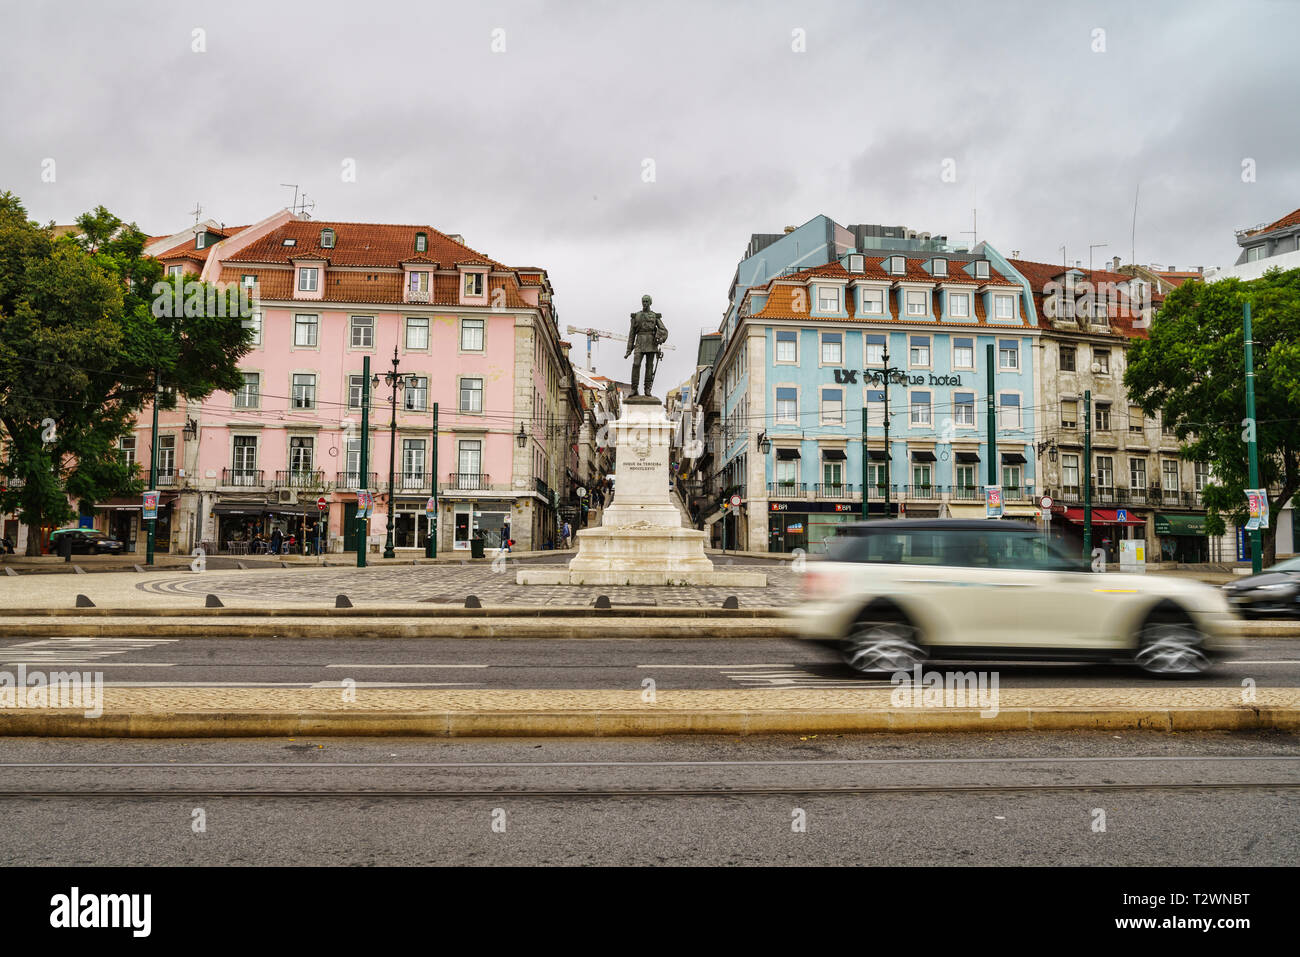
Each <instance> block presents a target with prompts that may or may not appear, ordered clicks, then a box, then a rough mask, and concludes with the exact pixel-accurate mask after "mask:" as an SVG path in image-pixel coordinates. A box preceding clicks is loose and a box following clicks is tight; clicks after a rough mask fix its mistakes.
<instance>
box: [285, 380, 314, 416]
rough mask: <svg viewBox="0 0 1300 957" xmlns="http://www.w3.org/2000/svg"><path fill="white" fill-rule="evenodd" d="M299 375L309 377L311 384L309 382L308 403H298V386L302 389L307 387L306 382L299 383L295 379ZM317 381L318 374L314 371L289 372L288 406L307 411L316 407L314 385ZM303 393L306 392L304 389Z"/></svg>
mask: <svg viewBox="0 0 1300 957" xmlns="http://www.w3.org/2000/svg"><path fill="white" fill-rule="evenodd" d="M299 376H304V377H306V376H309V377H310V378H311V384H310V389H311V402H310V404H306V405H303V404H300V403H299V392H298V389H299V388H300V386H301V388H303V389H304V390H306V389H307V388H308V387H309V386H308V384H307V383H299V382H298V381H297V379H298V377H299ZM317 381H318V376H317V375H316V373H314V372H291V373H289V408H290V409H291V410H293V411H307V410H310V409H315V408H316V398H317V396H316V385H317ZM303 394H304V395H305V394H306V393H305V391H304V393H303Z"/></svg>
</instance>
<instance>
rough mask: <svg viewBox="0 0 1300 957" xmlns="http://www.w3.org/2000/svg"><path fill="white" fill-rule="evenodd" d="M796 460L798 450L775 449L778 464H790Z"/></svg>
mask: <svg viewBox="0 0 1300 957" xmlns="http://www.w3.org/2000/svg"><path fill="white" fill-rule="evenodd" d="M797 458H799V450H798V449H777V450H776V460H777V461H778V462H790V461H793V460H794V459H797Z"/></svg>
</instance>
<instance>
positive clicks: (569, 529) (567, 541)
mask: <svg viewBox="0 0 1300 957" xmlns="http://www.w3.org/2000/svg"><path fill="white" fill-rule="evenodd" d="M564 547H565V548H572V547H573V526H571V525H570V524H569V521H568V519H565V521H564Z"/></svg>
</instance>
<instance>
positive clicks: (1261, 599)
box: [1223, 555, 1300, 618]
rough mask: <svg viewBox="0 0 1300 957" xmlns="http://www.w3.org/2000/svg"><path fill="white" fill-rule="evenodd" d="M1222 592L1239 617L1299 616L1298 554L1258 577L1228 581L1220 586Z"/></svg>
mask: <svg viewBox="0 0 1300 957" xmlns="http://www.w3.org/2000/svg"><path fill="white" fill-rule="evenodd" d="M1223 593H1224V594H1225V595H1226V596H1227V598H1228V603H1229V604H1230V605H1231V606H1232V607H1233V608H1234V609H1236V610H1237V612H1238V613H1240V614H1241V616H1242V617H1243V618H1262V617H1265V616H1269V615H1278V616H1283V615H1286V616H1292V617H1300V555H1298V556H1296V557H1295V558H1288V559H1286V560H1285V561H1281V562H1278V563H1277V564H1276V565H1272V566H1270V567H1268V568H1266V569H1264V570H1263V571H1262V572H1260V573H1259V574H1258V575H1251V576H1249V577H1247V578H1243V579H1241V580H1240V581H1235V582H1229V583H1228V584H1226V585H1224V586H1223Z"/></svg>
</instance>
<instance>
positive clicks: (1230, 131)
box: [0, 0, 1300, 394]
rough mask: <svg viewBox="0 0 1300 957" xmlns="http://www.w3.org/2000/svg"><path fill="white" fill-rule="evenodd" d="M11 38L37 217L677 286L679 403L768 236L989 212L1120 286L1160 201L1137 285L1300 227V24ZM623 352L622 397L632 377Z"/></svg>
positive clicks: (1153, 13) (527, 12)
mask: <svg viewBox="0 0 1300 957" xmlns="http://www.w3.org/2000/svg"><path fill="white" fill-rule="evenodd" d="M0 16H2V20H0V22H2V23H3V30H2V31H0V44H3V51H4V58H3V61H2V62H0V189H8V190H12V191H14V192H16V193H17V194H18V195H19V196H20V197H22V199H23V200H24V201H25V203H26V205H27V208H28V210H29V212H30V213H31V215H32V217H33V218H35V219H37V220H40V221H42V222H45V221H49V220H54V221H56V222H60V223H65V222H69V221H71V220H72V219H73V218H74V217H75V216H76V215H77V214H78V213H80V212H83V211H85V210H87V209H90V208H92V207H94V206H95V205H97V204H100V203H103V204H104V205H106V206H108V207H109V208H110V209H111V210H113V211H114V212H115V213H117V214H118V215H120V216H122V217H123V218H125V219H129V220H134V221H136V222H137V223H139V225H140V226H141V227H142V228H143V229H144V230H146V231H147V232H150V233H169V232H174V231H176V230H178V229H181V228H183V227H185V226H187V225H189V224H191V223H192V222H193V216H192V215H191V214H190V210H192V209H193V207H194V205H195V203H196V202H197V203H199V204H201V205H202V207H203V209H204V216H205V217H209V216H210V217H212V218H214V219H216V220H218V221H221V222H225V223H229V224H236V223H249V222H254V221H256V220H258V219H261V218H263V217H265V216H267V215H269V214H270V213H272V212H273V211H274V210H276V209H277V208H279V207H282V206H287V205H289V203H290V201H291V199H292V194H293V191H292V189H286V188H284V187H282V186H281V185H280V184H281V183H299V184H301V186H302V188H303V189H304V190H305V191H306V192H307V194H308V195H309V196H310V198H311V199H312V200H314V201H315V203H316V207H315V210H314V215H315V217H316V218H318V219H332V220H354V221H372V222H395V223H428V224H430V225H432V226H434V227H436V228H438V229H441V230H443V231H445V232H452V233H457V232H458V233H461V234H463V235H464V236H465V238H466V241H467V242H468V243H469V244H470V245H472V246H474V247H476V248H478V249H480V250H482V251H483V252H486V253H488V254H489V255H491V256H493V257H494V258H496V259H498V260H500V261H503V262H506V263H509V264H511V265H529V266H542V267H545V268H546V269H547V270H548V271H549V272H550V275H551V279H552V281H553V283H554V285H555V292H556V298H555V303H556V307H557V309H558V311H559V316H560V322H561V326H562V327H563V326H565V325H568V324H573V325H578V326H594V327H597V328H604V329H609V330H613V331H616V332H626V328H627V317H628V313H630V312H631V311H633V310H634V309H637V308H639V300H640V297H641V295H642V293H644V292H649V293H651V294H652V295H653V296H654V297H655V308H656V309H658V310H659V311H661V312H662V313H663V314H664V319H665V322H666V323H667V325H668V329H669V333H670V337H671V338H670V340H669V342H670V343H671V344H673V345H676V346H677V351H675V352H670V353H668V354H667V355H668V359H667V361H666V363H665V366H664V368H663V370H662V371H661V373H660V376H659V379H658V382H657V384H656V391H657V392H660V394H662V392H663V391H664V390H665V389H667V388H670V387H671V386H672V385H675V384H676V383H677V382H679V381H680V380H681V379H682V378H684V377H685V376H686V375H687V374H688V373H689V371H690V369H691V366H692V364H693V362H694V355H695V349H696V344H697V342H698V335H699V333H700V332H701V331H712V330H714V329H716V327H717V322H718V319H719V317H720V316H721V314H722V311H723V308H724V307H725V305H726V295H727V288H728V285H729V283H730V280H731V277H732V274H733V272H734V270H735V266H736V262H737V260H738V259H739V257H740V255H741V253H742V252H743V250H744V247H745V244H746V243H747V242H748V239H749V236H750V234H751V233H753V232H779V231H780V230H781V229H782V227H784V226H786V225H798V224H801V223H803V222H806V221H807V220H808V219H810V218H812V217H813V216H815V215H816V214H818V213H825V214H827V215H828V216H830V217H832V218H833V219H835V220H837V221H838V222H840V223H842V224H849V223H883V224H889V225H906V226H910V227H913V228H915V229H918V230H926V231H929V232H933V233H944V234H947V235H948V236H949V237H950V239H952V240H964V239H967V238H969V237H968V236H966V235H964V234H963V231H965V230H970V229H971V228H972V216H971V210H972V208H978V210H979V214H978V225H979V238H980V239H987V240H989V241H990V242H992V243H993V244H994V245H995V246H996V247H997V248H998V249H1000V250H1001V251H1002V252H1003V253H1004V254H1010V252H1011V251H1012V250H1020V251H1021V254H1022V255H1023V256H1024V257H1025V258H1030V259H1038V260H1045V261H1051V262H1055V261H1058V260H1059V259H1060V258H1061V252H1060V247H1061V245H1062V244H1065V245H1066V247H1067V255H1068V257H1069V259H1070V260H1074V259H1082V260H1083V261H1084V262H1085V263H1086V262H1087V260H1088V248H1087V247H1088V244H1090V243H1103V242H1108V243H1109V244H1110V245H1109V246H1107V247H1105V248H1102V249H1098V250H1096V252H1095V258H1096V262H1097V263H1098V264H1100V263H1101V262H1102V261H1103V260H1105V259H1108V258H1109V257H1110V256H1112V255H1120V256H1121V257H1122V258H1123V260H1124V261H1125V262H1128V261H1129V258H1130V254H1129V250H1130V244H1131V241H1130V233H1131V229H1132V217H1133V203H1134V191H1135V189H1136V188H1137V187H1138V185H1139V184H1140V187H1141V191H1140V199H1139V202H1138V210H1137V230H1136V256H1137V260H1138V261H1139V262H1143V263H1150V262H1155V263H1159V264H1162V265H1177V266H1180V267H1194V266H1197V265H1204V266H1207V267H1208V266H1211V265H1226V264H1228V263H1230V262H1232V261H1233V259H1235V256H1236V251H1237V247H1236V245H1235V242H1234V240H1233V229H1234V227H1237V226H1242V225H1247V224H1254V223H1258V222H1261V221H1268V220H1272V219H1276V218H1278V217H1280V216H1282V215H1283V214H1285V213H1287V212H1289V211H1291V210H1292V209H1295V208H1296V207H1298V206H1300V123H1298V122H1297V103H1298V102H1300V97H1297V92H1298V90H1300V60H1297V57H1296V53H1295V50H1296V38H1297V37H1300V5H1297V4H1296V3H1293V2H1289V0H1258V2H1200V3H1197V2H1168V3H1163V2H1135V0H1124V2H1116V3H1109V2H1106V3H1101V2H1098V3H1089V2H1079V3H1073V4H1070V5H1068V6H1067V5H1065V4H1056V3H1043V2H1033V0H1026V2H1022V3H1010V2H1008V3H1000V2H997V3H995V2H977V0H968V2H965V3H947V2H937V0H936V2H930V0H911V2H903V3H896V4H895V3H883V2H870V3H862V2H859V3H853V2H830V0H824V2H811V3H743V4H742V3H739V2H736V3H720V2H718V3H707V2H702V0H697V2H686V3H681V4H675V3H661V2H653V3H615V2H600V3H597V2H589V3H561V2H552V3H543V2H486V3H463V2H462V3H454V4H451V3H426V2H420V3H406V4H388V3H384V2H380V0H365V2H339V0H317V2H315V3H312V4H308V5H303V4H279V3H268V2H265V0H262V2H255V3H245V2H238V0H236V2H222V3H199V2H175V0H172V2H166V3H161V2H160V3H104V2H102V0H95V2H84V0H74V2H61V3H37V2H32V0H18V2H12V0H0ZM195 30H203V31H205V34H204V35H203V37H202V39H203V42H204V43H205V44H206V52H194V49H193V47H194V46H195V45H196V40H195V38H194V37H195V35H194V31H195ZM1098 30H1102V31H1104V34H1098V33H1096V31H1098ZM494 31H503V32H494ZM795 31H802V33H801V34H796V32H795ZM800 36H801V37H802V38H803V43H804V45H805V50H804V51H803V52H798V51H796V50H795V49H794V47H795V46H797V45H799V37H800ZM494 42H495V44H496V46H497V47H498V48H499V47H501V46H502V44H504V50H503V51H501V52H494V50H493V45H494ZM1103 44H1104V51H1100V52H1099V51H1098V50H1097V49H1096V48H1097V47H1100V46H1102V45H1103ZM46 159H53V160H54V161H55V167H54V169H55V177H56V178H55V181H54V182H53V183H46V182H42V169H43V166H42V164H43V162H44V161H45V160H46ZM948 159H951V160H952V161H953V164H954V167H953V168H955V173H956V181H955V182H945V181H944V179H943V177H942V173H943V170H944V161H945V160H948ZM1247 159H1250V160H1253V161H1254V169H1255V181H1254V182H1243V177H1242V164H1243V161H1245V160H1247ZM347 160H353V161H355V167H356V181H355V182H344V181H343V176H342V172H343V169H344V164H345V161H347ZM646 160H652V161H653V164H654V166H653V181H652V182H647V181H645V180H646V173H645V170H646V164H645V161H646ZM621 346H622V343H607V344H605V345H604V346H601V347H600V349H599V359H598V361H597V363H596V366H597V369H598V370H599V371H600V372H603V373H608V374H613V375H617V376H618V377H620V378H624V379H625V378H627V370H626V368H625V365H626V364H625V363H624V361H623V359H622V348H621ZM582 349H583V343H582V340H581V339H576V340H575V349H574V355H575V358H579V357H580V354H581V352H582Z"/></svg>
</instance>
